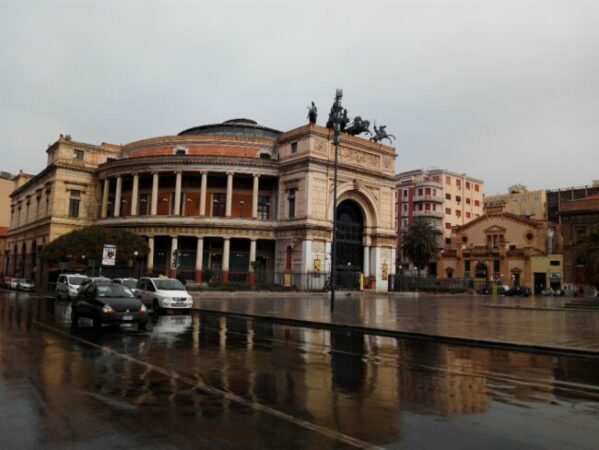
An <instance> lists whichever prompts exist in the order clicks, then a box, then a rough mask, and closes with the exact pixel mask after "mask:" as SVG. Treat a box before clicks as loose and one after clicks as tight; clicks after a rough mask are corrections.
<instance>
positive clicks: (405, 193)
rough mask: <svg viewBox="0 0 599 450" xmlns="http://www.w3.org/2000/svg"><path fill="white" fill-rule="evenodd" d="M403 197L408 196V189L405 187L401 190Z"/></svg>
mask: <svg viewBox="0 0 599 450" xmlns="http://www.w3.org/2000/svg"><path fill="white" fill-rule="evenodd" d="M403 198H408V190H407V189H404V190H403Z"/></svg>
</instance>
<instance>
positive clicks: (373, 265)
mask: <svg viewBox="0 0 599 450" xmlns="http://www.w3.org/2000/svg"><path fill="white" fill-rule="evenodd" d="M382 269H383V268H382V261H381V248H380V247H372V248H371V249H370V274H371V276H372V277H373V283H374V285H371V286H370V287H371V288H372V289H375V290H376V291H377V292H380V291H386V290H387V285H386V284H385V283H384V282H383V278H382V274H383V270H382Z"/></svg>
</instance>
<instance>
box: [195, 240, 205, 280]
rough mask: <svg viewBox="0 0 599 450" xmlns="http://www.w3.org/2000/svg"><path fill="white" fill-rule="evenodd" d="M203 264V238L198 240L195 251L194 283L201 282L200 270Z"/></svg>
mask: <svg viewBox="0 0 599 450" xmlns="http://www.w3.org/2000/svg"><path fill="white" fill-rule="evenodd" d="M203 264H204V238H201V237H199V238H198V247H197V251H196V273H195V281H196V283H201V282H202V275H203V273H202V270H203V267H202V266H203Z"/></svg>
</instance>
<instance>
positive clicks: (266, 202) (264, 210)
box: [258, 195, 270, 220]
mask: <svg viewBox="0 0 599 450" xmlns="http://www.w3.org/2000/svg"><path fill="white" fill-rule="evenodd" d="M258 219H260V220H268V219H270V196H268V195H260V196H259V197H258Z"/></svg>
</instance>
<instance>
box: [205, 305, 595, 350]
mask: <svg viewBox="0 0 599 450" xmlns="http://www.w3.org/2000/svg"><path fill="white" fill-rule="evenodd" d="M194 311H198V312H204V313H207V314H215V315H220V316H231V317H237V318H240V319H259V320H262V321H265V322H273V323H280V324H286V325H294V326H301V327H305V328H314V329H327V330H331V329H335V330H344V331H347V332H359V333H364V334H371V335H377V336H385V337H398V338H408V339H419V340H432V341H435V342H439V343H443V344H453V345H461V346H468V347H472V346H475V347H484V348H492V349H500V350H508V351H520V352H527V353H538V354H547V355H558V356H559V355H563V356H580V357H585V358H593V359H599V350H586V349H577V348H567V347H548V346H542V345H532V344H519V343H515V342H502V341H493V340H490V339H489V340H485V339H474V338H463V337H452V336H441V335H436V334H429V333H419V332H415V331H398V330H385V329H381V328H372V327H365V326H360V325H347V324H337V323H331V322H317V321H312V320H305V319H291V318H286V317H273V316H263V315H259V314H247V313H238V312H230V311H219V310H214V309H205V308H194Z"/></svg>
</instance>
